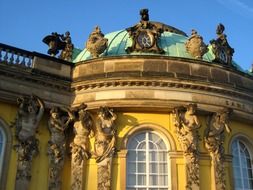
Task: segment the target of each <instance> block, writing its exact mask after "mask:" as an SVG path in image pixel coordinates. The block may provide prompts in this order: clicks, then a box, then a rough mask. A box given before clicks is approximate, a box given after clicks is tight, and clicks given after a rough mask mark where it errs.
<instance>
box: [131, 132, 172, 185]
mask: <svg viewBox="0 0 253 190" xmlns="http://www.w3.org/2000/svg"><path fill="white" fill-rule="evenodd" d="M127 149H128V153H127V190H158V189H159V190H165V189H166V190H168V189H169V175H168V174H169V172H168V171H169V165H168V164H169V163H168V148H167V146H166V144H165V142H164V141H163V139H162V138H161V137H160V136H159V135H158V134H157V133H155V132H152V131H143V132H141V133H138V134H136V135H134V136H132V137H131V138H130V139H129V141H128V144H127Z"/></svg>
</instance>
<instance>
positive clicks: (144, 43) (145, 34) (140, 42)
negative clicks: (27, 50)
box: [126, 9, 164, 54]
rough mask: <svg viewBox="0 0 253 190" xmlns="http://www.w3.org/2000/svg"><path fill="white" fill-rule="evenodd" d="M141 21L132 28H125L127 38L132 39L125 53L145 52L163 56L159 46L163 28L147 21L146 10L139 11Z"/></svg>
mask: <svg viewBox="0 0 253 190" xmlns="http://www.w3.org/2000/svg"><path fill="white" fill-rule="evenodd" d="M140 15H141V20H140V22H139V23H138V24H136V25H134V26H133V27H130V28H127V29H126V30H127V32H128V34H129V37H130V38H131V39H132V45H131V46H130V47H127V49H126V52H127V53H132V52H145V53H159V54H163V53H164V50H163V49H162V48H161V47H160V46H159V43H158V42H159V40H160V37H161V34H162V33H163V32H164V30H163V28H161V27H158V26H157V25H156V24H154V23H153V22H150V21H149V13H148V9H141V10H140Z"/></svg>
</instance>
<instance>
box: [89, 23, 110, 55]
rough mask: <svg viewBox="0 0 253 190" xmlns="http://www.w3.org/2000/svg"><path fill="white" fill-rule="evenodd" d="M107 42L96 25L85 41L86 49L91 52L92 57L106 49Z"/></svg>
mask: <svg viewBox="0 0 253 190" xmlns="http://www.w3.org/2000/svg"><path fill="white" fill-rule="evenodd" d="M107 42H108V39H107V38H105V37H104V34H103V33H102V32H101V30H100V28H99V26H96V27H95V29H94V31H93V32H92V33H91V34H90V36H89V39H88V41H87V42H86V49H87V50H88V51H89V52H90V53H91V56H92V57H93V58H96V57H99V55H100V54H101V53H103V52H104V51H105V50H106V48H107V46H108V44H107Z"/></svg>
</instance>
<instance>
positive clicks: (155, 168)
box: [149, 163, 158, 173]
mask: <svg viewBox="0 0 253 190" xmlns="http://www.w3.org/2000/svg"><path fill="white" fill-rule="evenodd" d="M149 172H150V173H158V164H157V163H151V164H149Z"/></svg>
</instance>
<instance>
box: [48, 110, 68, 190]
mask: <svg viewBox="0 0 253 190" xmlns="http://www.w3.org/2000/svg"><path fill="white" fill-rule="evenodd" d="M72 120H73V115H72V113H71V112H70V111H69V110H68V109H65V108H59V107H54V108H52V109H51V110H50V118H49V121H48V128H49V131H50V135H51V136H50V140H49V141H48V156H49V183H48V189H49V190H60V189H61V171H62V169H63V166H64V157H65V151H66V139H65V134H64V132H65V130H66V129H67V127H68V126H69V123H70V122H71V121H72Z"/></svg>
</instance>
